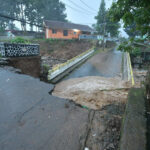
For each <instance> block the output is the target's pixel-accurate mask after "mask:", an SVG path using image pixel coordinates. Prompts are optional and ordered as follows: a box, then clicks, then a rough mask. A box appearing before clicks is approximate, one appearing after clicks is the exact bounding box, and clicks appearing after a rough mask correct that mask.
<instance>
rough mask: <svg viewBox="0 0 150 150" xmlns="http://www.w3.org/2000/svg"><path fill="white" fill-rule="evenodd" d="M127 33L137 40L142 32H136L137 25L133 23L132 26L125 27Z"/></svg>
mask: <svg viewBox="0 0 150 150" xmlns="http://www.w3.org/2000/svg"><path fill="white" fill-rule="evenodd" d="M125 32H126V33H127V34H128V35H129V37H130V38H135V37H136V36H138V35H140V32H139V31H137V30H136V24H135V23H132V24H131V25H127V26H126V27H125Z"/></svg>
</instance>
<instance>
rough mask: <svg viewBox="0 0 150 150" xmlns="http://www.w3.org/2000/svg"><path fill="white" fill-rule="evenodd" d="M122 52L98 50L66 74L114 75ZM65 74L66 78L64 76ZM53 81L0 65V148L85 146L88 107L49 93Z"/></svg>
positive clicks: (68, 149) (73, 149) (62, 149)
mask: <svg viewBox="0 0 150 150" xmlns="http://www.w3.org/2000/svg"><path fill="white" fill-rule="evenodd" d="M120 70H121V53H118V52H115V51H110V52H107V53H102V54H97V55H95V56H94V57H92V58H91V59H89V60H88V61H87V62H86V63H85V64H83V65H82V66H80V67H79V68H78V69H76V70H75V71H74V72H72V73H71V74H70V76H68V77H67V78H75V77H81V76H89V75H92V76H93V75H101V76H108V77H109V76H110V77H112V76H116V75H118V74H119V73H120ZM67 78H66V79H67ZM52 89H53V85H51V84H47V83H44V82H41V81H39V79H35V78H32V77H30V76H27V75H21V74H17V73H14V72H12V71H9V70H7V69H4V68H0V150H80V149H84V146H85V143H86V141H85V140H86V137H87V134H88V124H89V122H90V115H89V114H90V113H91V111H90V110H87V109H83V108H81V107H79V106H77V105H75V104H74V103H72V102H70V101H69V100H65V99H61V98H57V97H54V96H51V95H50V94H49V92H50V91H51V90H52Z"/></svg>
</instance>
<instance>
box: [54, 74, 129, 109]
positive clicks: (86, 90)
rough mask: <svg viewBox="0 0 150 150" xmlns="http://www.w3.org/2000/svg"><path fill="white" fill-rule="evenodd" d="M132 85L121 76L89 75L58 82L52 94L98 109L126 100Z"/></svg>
mask: <svg viewBox="0 0 150 150" xmlns="http://www.w3.org/2000/svg"><path fill="white" fill-rule="evenodd" d="M130 86H131V85H130V83H128V82H126V81H123V80H121V79H119V78H104V77H97V76H88V77H82V78H75V79H69V80H66V81H63V82H60V83H58V84H57V85H56V87H55V89H54V91H53V93H52V95H54V96H58V97H61V98H66V99H70V100H73V101H74V102H75V103H78V104H80V105H83V106H86V107H88V108H91V109H95V110H98V109H101V108H102V107H103V106H106V105H108V104H111V103H112V102H114V103H115V102H116V103H118V102H125V101H126V98H127V95H128V89H129V88H130Z"/></svg>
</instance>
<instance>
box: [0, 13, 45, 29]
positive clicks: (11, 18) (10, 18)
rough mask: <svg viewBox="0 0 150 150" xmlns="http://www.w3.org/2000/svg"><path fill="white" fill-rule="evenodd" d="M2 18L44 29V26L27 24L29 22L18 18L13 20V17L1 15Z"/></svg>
mask: <svg viewBox="0 0 150 150" xmlns="http://www.w3.org/2000/svg"><path fill="white" fill-rule="evenodd" d="M0 17H2V18H6V19H9V20H14V21H19V22H22V23H26V24H29V25H32V26H36V27H41V28H43V26H41V25H37V24H34V23H30V22H27V21H24V20H21V19H18V18H13V17H10V16H7V15H3V14H0Z"/></svg>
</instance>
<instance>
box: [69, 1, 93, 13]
mask: <svg viewBox="0 0 150 150" xmlns="http://www.w3.org/2000/svg"><path fill="white" fill-rule="evenodd" d="M68 1H69V2H70V3H72V4H73V5H75V6H76V7H78V8H80V9H81V10H84V11H86V12H88V13H90V14H91V13H93V12H90V11H89V10H87V9H85V8H83V7H81V6H80V5H78V4H76V3H75V2H73V1H72V0H68Z"/></svg>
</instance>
